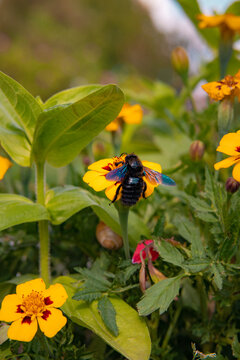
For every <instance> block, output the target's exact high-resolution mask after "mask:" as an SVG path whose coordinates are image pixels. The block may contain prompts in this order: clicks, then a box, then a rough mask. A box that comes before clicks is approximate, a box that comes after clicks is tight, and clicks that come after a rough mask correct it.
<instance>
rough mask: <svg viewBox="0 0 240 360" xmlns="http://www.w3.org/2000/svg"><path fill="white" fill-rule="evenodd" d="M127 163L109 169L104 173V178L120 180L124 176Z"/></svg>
mask: <svg viewBox="0 0 240 360" xmlns="http://www.w3.org/2000/svg"><path fill="white" fill-rule="evenodd" d="M126 171H127V165H125V164H124V165H123V166H121V167H119V168H117V169H114V170H112V171H109V173H107V175H106V179H107V180H109V181H122V180H123V178H124V176H125V175H126Z"/></svg>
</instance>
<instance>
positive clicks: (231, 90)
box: [202, 70, 240, 101]
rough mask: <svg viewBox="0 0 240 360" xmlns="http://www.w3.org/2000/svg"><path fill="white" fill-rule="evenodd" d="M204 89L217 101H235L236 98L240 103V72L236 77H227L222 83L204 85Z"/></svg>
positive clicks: (214, 82)
mask: <svg viewBox="0 0 240 360" xmlns="http://www.w3.org/2000/svg"><path fill="white" fill-rule="evenodd" d="M202 88H203V90H205V91H206V93H207V94H208V95H209V97H210V98H211V99H213V100H215V101H219V100H223V99H229V100H232V101H233V100H234V97H235V96H237V97H238V101H240V70H239V71H238V72H237V74H236V75H234V76H231V75H227V76H225V78H224V79H222V80H220V81H212V82H210V83H207V84H204V85H202Z"/></svg>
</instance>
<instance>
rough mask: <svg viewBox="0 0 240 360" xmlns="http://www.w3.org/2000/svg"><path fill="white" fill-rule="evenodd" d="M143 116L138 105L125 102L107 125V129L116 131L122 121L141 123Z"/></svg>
mask: <svg viewBox="0 0 240 360" xmlns="http://www.w3.org/2000/svg"><path fill="white" fill-rule="evenodd" d="M142 117H143V110H142V108H141V106H140V105H138V104H136V105H130V104H128V103H125V104H124V105H123V107H122V110H121V111H120V113H119V114H118V116H117V117H116V119H114V120H113V121H112V122H111V123H110V124H109V125H107V127H106V130H107V131H117V130H118V129H119V128H120V127H121V126H122V124H123V123H127V124H141V122H142Z"/></svg>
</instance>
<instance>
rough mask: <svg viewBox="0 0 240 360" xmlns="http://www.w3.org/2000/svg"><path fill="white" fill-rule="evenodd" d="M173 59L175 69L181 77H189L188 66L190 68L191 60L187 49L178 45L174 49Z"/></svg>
mask: <svg viewBox="0 0 240 360" xmlns="http://www.w3.org/2000/svg"><path fill="white" fill-rule="evenodd" d="M171 60H172V65H173V68H174V70H175V71H176V72H177V73H178V74H179V75H180V76H181V77H187V75H188V68H189V60H188V54H187V52H186V50H185V49H184V48H183V47H181V46H177V47H176V48H175V49H173V51H172V55H171Z"/></svg>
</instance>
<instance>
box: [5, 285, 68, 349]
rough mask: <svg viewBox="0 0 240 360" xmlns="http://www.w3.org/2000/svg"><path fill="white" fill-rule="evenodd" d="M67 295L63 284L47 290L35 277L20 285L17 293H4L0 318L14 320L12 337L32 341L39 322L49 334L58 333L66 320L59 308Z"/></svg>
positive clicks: (41, 327)
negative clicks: (5, 294)
mask: <svg viewBox="0 0 240 360" xmlns="http://www.w3.org/2000/svg"><path fill="white" fill-rule="evenodd" d="M67 298H68V295H67V293H66V290H65V289H64V287H63V286H62V285H61V284H55V285H51V286H50V287H49V288H48V289H46V286H45V283H44V281H43V280H42V279H35V280H31V281H27V282H25V283H23V284H20V285H18V286H17V288H16V294H11V295H7V296H5V298H4V299H3V302H2V307H1V310H0V321H6V322H12V324H11V326H10V327H9V329H8V337H9V339H12V340H18V341H27V342H29V341H31V340H32V339H33V337H34V335H35V334H36V332H37V329H38V325H39V327H40V329H41V331H42V332H43V333H44V334H45V335H46V336H47V337H50V338H51V337H53V336H55V335H56V334H57V332H58V331H60V330H61V329H62V327H63V326H64V325H65V324H66V322H67V318H66V317H65V316H63V314H62V311H61V310H58V309H56V307H60V306H62V305H63V304H64V303H65V301H66V299H67Z"/></svg>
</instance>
